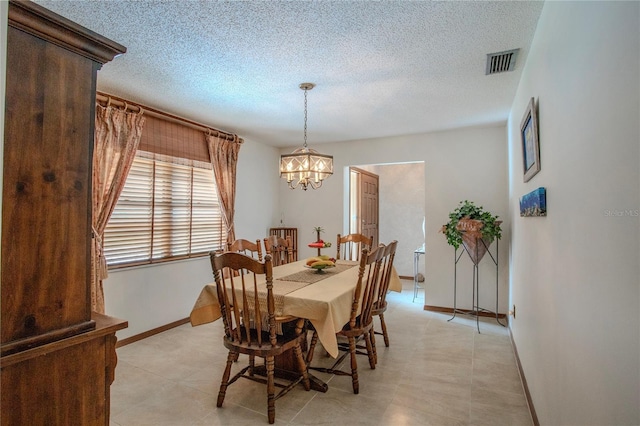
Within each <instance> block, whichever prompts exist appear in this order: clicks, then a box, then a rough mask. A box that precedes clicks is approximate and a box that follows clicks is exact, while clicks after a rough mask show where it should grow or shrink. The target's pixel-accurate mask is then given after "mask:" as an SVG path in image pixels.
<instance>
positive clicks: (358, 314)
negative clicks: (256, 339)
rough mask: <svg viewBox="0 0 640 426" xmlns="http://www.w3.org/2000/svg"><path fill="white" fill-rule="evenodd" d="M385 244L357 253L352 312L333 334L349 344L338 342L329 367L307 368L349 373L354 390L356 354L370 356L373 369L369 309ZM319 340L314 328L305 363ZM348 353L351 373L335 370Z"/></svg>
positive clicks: (357, 389) (357, 385)
mask: <svg viewBox="0 0 640 426" xmlns="http://www.w3.org/2000/svg"><path fill="white" fill-rule="evenodd" d="M384 250H385V247H384V246H382V247H378V248H376V249H375V250H374V251H372V252H369V250H368V249H366V248H365V249H363V250H362V254H361V256H360V266H359V269H358V282H357V284H356V288H355V290H354V293H353V302H352V304H351V315H350V318H349V322H347V323H346V324H345V325H344V326H343V327H342V329H341V330H340V331H338V332H337V333H336V334H337V336H338V338H339V339H341V338H342V340H344V338H346V339H347V341H348V343H341V342H339V343H338V349H339V350H340V351H341V352H342V354H341V355H340V356H339V357H338V358H337V359H336V361H335V362H334V363H333V365H332V366H331V367H330V368H323V367H313V366H311V365H309V368H310V369H313V370H317V371H321V372H324V373H330V374H335V375H339V376H351V383H352V386H353V393H355V394H357V393H359V392H360V383H359V381H358V362H357V360H356V358H357V356H358V354H366V355H368V357H369V367H371V368H372V369H375V368H376V362H375V355H374V354H375V348H374V347H373V345H374V341H373V340H372V339H371V333H370V330H371V327H372V326H373V317H372V308H373V302H374V300H375V295H376V294H377V293H378V291H379V289H380V285H381V284H382V274H381V264H382V263H381V259H382V255H383V254H384ZM362 338H364V340H365V344H366V352H361V351H360V350H359V349H358V347H357V342H358V341H359V340H361V339H362ZM317 342H318V333H317V331H314V332H313V335H312V337H311V343H310V344H309V350H308V352H307V364H310V363H311V361H312V360H313V351H314V350H315V345H316V343H317ZM347 355H350V356H351V364H350V366H351V370H350V372H347V371H344V370H340V369H337V368H336V367H338V366H339V365H340V364H341V363H342V361H343V360H344V359H345V358H346V356H347Z"/></svg>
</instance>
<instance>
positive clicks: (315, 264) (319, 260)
mask: <svg viewBox="0 0 640 426" xmlns="http://www.w3.org/2000/svg"><path fill="white" fill-rule="evenodd" d="M335 266H336V260H335V259H334V258H333V257H329V256H327V255H320V256H314V257H310V258H308V259H307V260H306V264H305V267H307V268H311V269H315V270H316V272H317V273H319V274H320V273H322V272H323V270H324V269H326V268H333V267H335Z"/></svg>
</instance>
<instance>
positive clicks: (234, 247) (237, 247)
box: [227, 238, 262, 262]
mask: <svg viewBox="0 0 640 426" xmlns="http://www.w3.org/2000/svg"><path fill="white" fill-rule="evenodd" d="M227 251H235V252H239V253H244V254H246V255H248V256H251V257H253V258H255V259H258V260H259V261H260V262H262V244H261V243H260V240H256V242H255V243H253V242H251V241H249V240H244V239H242V238H239V239H237V240H235V241H234V242H232V243H227Z"/></svg>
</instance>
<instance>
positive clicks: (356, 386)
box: [349, 337, 360, 394]
mask: <svg viewBox="0 0 640 426" xmlns="http://www.w3.org/2000/svg"><path fill="white" fill-rule="evenodd" d="M349 353H350V354H351V382H352V384H353V393H355V394H358V393H359V392H360V383H359V382H358V361H356V356H357V355H356V338H355V337H349Z"/></svg>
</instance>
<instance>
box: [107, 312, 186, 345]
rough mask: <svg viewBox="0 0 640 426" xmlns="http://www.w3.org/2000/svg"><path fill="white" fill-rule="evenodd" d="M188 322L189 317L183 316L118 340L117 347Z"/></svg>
mask: <svg viewBox="0 0 640 426" xmlns="http://www.w3.org/2000/svg"><path fill="white" fill-rule="evenodd" d="M188 322H189V318H183V319H181V320H178V321H174V322H172V323H169V324H165V325H163V326H161V327H157V328H154V329H152V330H148V331H145V332H144V333H140V334H136V335H135V336H130V337H127V338H126V339H122V340H118V342H117V343H116V348H121V347H122V346H126V345H128V344H130V343H133V342H137V341H139V340H142V339H146V338H147V337H151V336H153V335H155V334H158V333H162V332H163V331H167V330H171V329H172V328H175V327H178V326H180V325H182V324H186V323H188Z"/></svg>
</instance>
